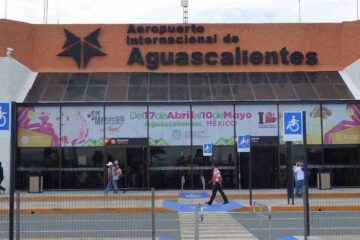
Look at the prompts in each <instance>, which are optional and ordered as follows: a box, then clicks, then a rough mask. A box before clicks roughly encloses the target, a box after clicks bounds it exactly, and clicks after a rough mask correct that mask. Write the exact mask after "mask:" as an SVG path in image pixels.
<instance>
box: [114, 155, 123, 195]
mask: <svg viewBox="0 0 360 240" xmlns="http://www.w3.org/2000/svg"><path fill="white" fill-rule="evenodd" d="M114 164H115V167H114V168H113V181H114V182H113V185H114V188H115V193H117V190H118V181H119V179H120V176H121V174H122V172H121V169H120V166H119V162H118V161H115V162H114Z"/></svg>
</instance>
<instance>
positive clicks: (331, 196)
mask: <svg viewBox="0 0 360 240" xmlns="http://www.w3.org/2000/svg"><path fill="white" fill-rule="evenodd" d="M180 192H181V191H178V190H159V191H155V210H156V212H159V213H161V212H176V211H175V210H173V209H169V208H166V207H164V202H168V200H171V201H175V202H176V203H177V204H179V205H181V204H183V205H189V204H191V205H196V204H199V203H200V204H203V203H205V202H206V201H207V200H208V198H192V197H190V198H181V199H180V198H179V193H180ZM201 192H203V191H201V190H188V191H183V193H185V194H186V193H188V194H191V193H193V194H197V193H201ZM205 192H206V193H207V194H208V197H209V196H210V195H211V191H210V190H205ZM225 192H226V194H227V196H228V198H229V199H231V200H233V202H234V203H235V206H237V207H235V208H231V210H229V211H233V212H250V211H252V210H253V209H252V207H251V206H250V205H249V190H226V191H225ZM20 196H21V197H20V205H21V207H20V208H21V211H22V212H23V213H30V214H31V213H34V212H35V211H36V213H70V212H71V213H102V212H114V211H115V212H119V213H132V212H149V211H150V210H151V191H146V192H145V191H133V190H130V191H127V192H126V193H123V192H121V191H119V192H118V193H116V194H115V193H110V194H109V195H105V194H104V192H103V191H99V190H97V191H45V192H43V193H28V192H21V193H20ZM190 196H191V195H190ZM205 196H206V195H205ZM309 196H310V197H309V205H310V210H311V211H326V210H328V211H329V210H331V211H360V189H357V188H343V189H332V190H318V189H310V190H309ZM8 201H9V195H8V194H5V195H0V213H6V212H8V207H9V204H8ZM216 201H219V202H221V201H222V199H221V196H220V195H219V194H218V195H217V198H216ZM253 202H260V203H262V204H266V205H270V206H271V207H272V211H302V209H303V200H302V198H295V199H294V205H292V200H291V199H290V204H288V199H287V195H286V189H262V190H259V189H256V190H253Z"/></svg>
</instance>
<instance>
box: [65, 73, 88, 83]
mask: <svg viewBox="0 0 360 240" xmlns="http://www.w3.org/2000/svg"><path fill="white" fill-rule="evenodd" d="M89 75H90V74H89V73H73V74H71V76H70V79H69V83H68V85H87V83H88V81H89Z"/></svg>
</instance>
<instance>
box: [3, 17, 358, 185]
mask: <svg viewBox="0 0 360 240" xmlns="http://www.w3.org/2000/svg"><path fill="white" fill-rule="evenodd" d="M0 29H1V33H2V34H0V55H1V57H0V83H1V86H2V88H1V90H0V96H1V101H2V102H6V101H7V102H10V101H16V102H17V106H16V124H17V125H16V126H15V127H16V136H14V138H13V141H16V162H15V167H16V187H17V188H19V189H26V188H27V186H28V177H29V175H31V174H33V173H40V174H41V175H42V176H43V177H44V188H45V189H101V188H104V186H105V184H106V176H105V170H106V163H107V162H108V161H115V160H118V161H119V162H120V165H121V168H122V169H123V170H124V176H125V177H124V184H125V187H131V188H143V187H149V186H151V187H155V188H156V189H179V188H180V187H181V179H182V178H183V179H185V185H184V188H185V189H199V188H201V187H202V185H201V176H204V177H205V179H207V180H209V179H210V175H211V162H215V163H216V164H217V165H218V166H219V168H220V170H221V171H222V175H223V179H224V185H225V187H226V188H232V189H239V188H247V187H248V184H249V183H248V174H249V165H248V164H249V153H240V154H239V153H237V148H236V136H238V135H248V134H249V135H251V137H252V139H251V146H252V147H251V161H252V171H253V173H252V179H253V187H254V188H282V187H285V186H286V148H285V142H284V139H283V135H284V134H283V112H285V111H306V128H307V143H308V146H307V154H308V155H307V156H308V162H309V183H310V186H315V185H316V173H317V172H318V171H320V170H327V171H330V172H331V180H332V185H333V186H359V184H360V101H359V98H360V62H359V59H360V44H359V43H360V22H359V21H356V22H343V23H331V24H330V23H321V24H320V23H319V24H121V25H120V24H119V25H112V24H86V25H80V24H73V25H63V24H57V25H51V24H48V25H38V24H28V23H22V22H16V21H9V20H0ZM7 48H12V49H13V51H12V52H11V51H8V50H7ZM7 51H8V56H6V52H7ZM0 121H1V119H0ZM0 125H1V122H0ZM0 143H1V145H0V150H1V152H2V154H1V156H0V161H1V162H2V163H3V167H4V172H5V180H4V182H5V185H8V184H9V181H8V179H9V178H8V175H9V169H10V167H9V166H10V160H9V159H10V143H11V138H10V133H9V131H7V132H2V133H1V134H0ZM203 144H213V153H212V156H204V154H203ZM293 157H294V160H296V161H297V160H299V161H301V160H302V159H303V158H304V150H303V145H302V142H293ZM206 182H207V181H206Z"/></svg>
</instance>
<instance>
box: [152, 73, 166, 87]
mask: <svg viewBox="0 0 360 240" xmlns="http://www.w3.org/2000/svg"><path fill="white" fill-rule="evenodd" d="M168 78H169V74H168V73H150V85H166V84H168V82H169V81H168Z"/></svg>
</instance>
